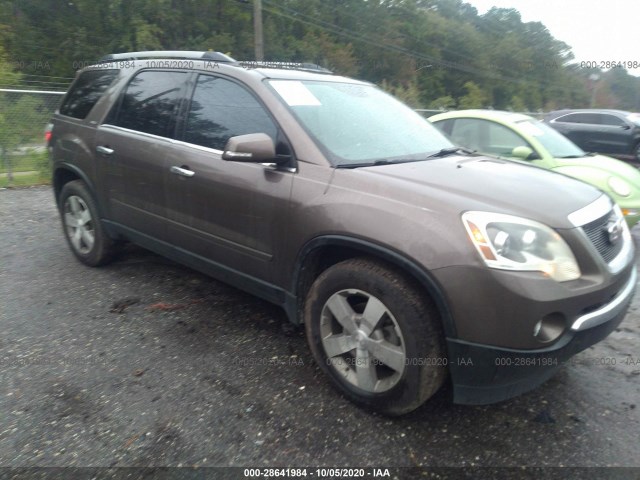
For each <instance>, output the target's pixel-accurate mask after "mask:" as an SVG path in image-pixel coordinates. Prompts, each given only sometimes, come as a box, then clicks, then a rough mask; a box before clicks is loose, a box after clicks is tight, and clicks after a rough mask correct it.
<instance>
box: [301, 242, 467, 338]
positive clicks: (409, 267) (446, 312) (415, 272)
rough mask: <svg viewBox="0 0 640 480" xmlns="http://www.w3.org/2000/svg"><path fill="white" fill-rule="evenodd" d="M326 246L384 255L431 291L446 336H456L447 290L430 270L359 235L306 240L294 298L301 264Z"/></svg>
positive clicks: (383, 256) (385, 258) (302, 250)
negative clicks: (445, 292) (446, 294)
mask: <svg viewBox="0 0 640 480" xmlns="http://www.w3.org/2000/svg"><path fill="white" fill-rule="evenodd" d="M326 246H337V247H349V248H351V249H354V250H359V251H361V252H362V253H363V254H369V255H372V256H375V257H377V258H381V259H382V260H385V261H387V262H388V263H390V264H392V265H395V266H397V267H399V268H400V269H402V270H403V271H405V272H408V273H409V274H410V275H411V276H412V277H414V278H415V279H416V280H417V281H418V283H419V284H420V285H421V286H422V287H423V288H424V289H425V290H426V291H427V292H428V294H429V295H430V296H431V298H432V300H433V301H434V303H435V305H436V308H437V309H438V313H439V314H440V318H441V320H442V328H443V330H444V334H445V336H446V337H449V338H452V337H453V338H455V337H456V329H455V323H454V321H453V317H452V315H451V310H450V308H449V306H448V304H447V301H446V296H445V294H444V291H443V289H442V287H441V286H440V285H439V283H438V282H437V281H436V279H435V278H433V276H432V275H431V274H430V273H429V272H428V271H427V270H425V269H424V268H422V267H420V266H419V265H418V264H417V263H416V262H415V261H414V260H412V259H410V258H407V257H406V256H404V255H402V254H401V253H399V252H397V251H395V250H393V249H390V248H389V247H385V246H382V245H380V244H376V243H373V242H370V241H368V240H363V239H360V238H355V237H349V236H345V235H323V236H319V237H315V238H313V239H312V240H310V241H309V242H307V243H306V244H305V245H304V246H303V247H302V249H301V250H300V252H299V253H298V256H297V258H296V262H295V265H294V274H293V279H292V284H291V292H293V293H294V298H297V297H298V295H299V292H298V288H299V284H300V275H301V271H302V265H304V262H305V260H306V258H307V257H308V256H309V254H311V253H312V252H313V251H314V250H316V249H318V248H321V247H326Z"/></svg>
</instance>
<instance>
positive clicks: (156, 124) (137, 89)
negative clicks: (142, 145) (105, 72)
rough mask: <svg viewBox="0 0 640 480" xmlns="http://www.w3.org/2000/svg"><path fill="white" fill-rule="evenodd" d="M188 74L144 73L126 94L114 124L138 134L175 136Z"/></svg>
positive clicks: (131, 83) (133, 82)
mask: <svg viewBox="0 0 640 480" xmlns="http://www.w3.org/2000/svg"><path fill="white" fill-rule="evenodd" d="M186 79H187V74H186V73H185V72H162V71H150V70H147V71H142V72H140V73H139V74H138V75H136V76H135V77H134V78H133V79H132V80H131V82H129V85H128V86H127V89H126V91H125V93H124V96H123V98H122V103H121V105H120V110H119V111H118V114H117V116H116V118H115V121H114V122H113V123H114V124H115V125H117V126H119V127H124V128H129V129H131V130H137V131H139V132H144V133H150V134H153V135H159V136H161V137H173V133H174V129H175V122H174V121H175V114H176V112H177V110H178V107H179V105H180V99H181V98H182V97H181V92H182V87H183V85H184V82H185V80H186Z"/></svg>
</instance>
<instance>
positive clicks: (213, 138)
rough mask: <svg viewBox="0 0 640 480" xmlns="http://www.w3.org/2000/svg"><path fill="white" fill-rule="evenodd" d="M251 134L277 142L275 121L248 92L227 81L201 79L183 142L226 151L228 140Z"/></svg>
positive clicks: (207, 77)
mask: <svg viewBox="0 0 640 480" xmlns="http://www.w3.org/2000/svg"><path fill="white" fill-rule="evenodd" d="M249 133H266V134H267V135H269V136H270V137H271V138H272V139H273V141H274V143H275V142H276V136H277V129H276V126H275V124H274V122H273V120H271V117H270V116H269V115H268V114H267V112H266V111H265V109H264V107H263V106H262V105H261V104H260V103H259V102H258V101H257V100H256V99H255V97H254V96H253V95H251V93H249V91H247V89H245V88H244V87H242V86H240V85H238V84H237V83H235V82H232V81H230V80H227V79H224V78H220V77H214V76H211V75H200V76H199V77H198V81H197V83H196V88H195V91H194V93H193V98H192V99H191V106H190V108H189V115H188V117H187V122H186V126H185V133H184V141H185V142H189V143H194V144H196V145H202V146H203V147H209V148H214V149H216V150H223V149H224V147H225V145H226V143H227V141H228V140H229V138H231V137H235V136H238V135H246V134H249Z"/></svg>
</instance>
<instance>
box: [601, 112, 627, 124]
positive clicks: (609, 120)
mask: <svg viewBox="0 0 640 480" xmlns="http://www.w3.org/2000/svg"><path fill="white" fill-rule="evenodd" d="M600 123H601V124H602V125H615V126H616V127H621V126H623V125H625V123H624V121H623V120H622V119H620V118H618V117H616V116H615V115H604V114H603V115H600Z"/></svg>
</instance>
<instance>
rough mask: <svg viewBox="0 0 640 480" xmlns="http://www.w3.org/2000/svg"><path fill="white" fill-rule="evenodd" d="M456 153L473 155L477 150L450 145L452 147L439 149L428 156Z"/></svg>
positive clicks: (435, 156)
mask: <svg viewBox="0 0 640 480" xmlns="http://www.w3.org/2000/svg"><path fill="white" fill-rule="evenodd" d="M456 153H464V154H465V155H471V154H472V153H476V152H475V150H469V149H468V148H464V147H450V148H443V149H442V150H439V151H437V152H436V153H433V154H431V155H429V157H428V158H440V157H447V156H449V155H455V154H456Z"/></svg>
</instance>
